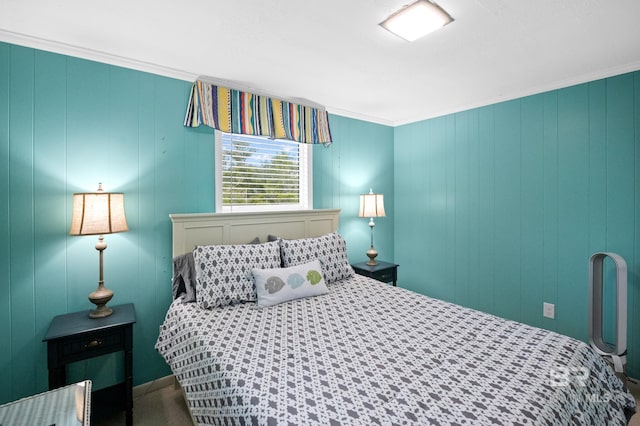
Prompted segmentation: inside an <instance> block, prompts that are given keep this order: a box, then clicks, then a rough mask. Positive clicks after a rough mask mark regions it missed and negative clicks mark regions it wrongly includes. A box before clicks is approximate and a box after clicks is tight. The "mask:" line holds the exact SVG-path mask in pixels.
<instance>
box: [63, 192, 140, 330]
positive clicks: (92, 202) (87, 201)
mask: <svg viewBox="0 0 640 426" xmlns="http://www.w3.org/2000/svg"><path fill="white" fill-rule="evenodd" d="M128 230H129V228H128V227H127V219H126V217H125V215H124V194H122V193H116V192H104V191H103V190H102V184H101V183H99V184H98V190H97V191H96V192H82V193H75V194H73V215H72V218H71V230H70V231H69V234H70V235H98V242H97V243H96V250H98V252H100V279H99V281H98V288H97V289H96V290H95V291H94V292H92V293H91V294H89V300H90V301H91V303H93V304H95V305H96V309H93V310H91V312H89V317H91V318H104V317H108V316H109V315H111V313H112V312H113V310H112V309H111V308H109V307H107V306H106V305H107V302H109V301H110V300H111V298H112V297H113V291H111V290H109V289H108V288H106V287H105V286H104V278H103V274H102V252H103V251H104V250H105V249H106V248H107V243H105V242H104V235H105V234H114V233H116V232H124V231H128Z"/></svg>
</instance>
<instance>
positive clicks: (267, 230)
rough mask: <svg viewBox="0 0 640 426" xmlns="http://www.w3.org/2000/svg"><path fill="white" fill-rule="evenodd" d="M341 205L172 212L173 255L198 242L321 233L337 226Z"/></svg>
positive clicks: (289, 236)
mask: <svg viewBox="0 0 640 426" xmlns="http://www.w3.org/2000/svg"><path fill="white" fill-rule="evenodd" d="M339 215H340V209H327V210H303V211H290V212H262V213H193V214H170V215H169V217H170V218H171V222H172V227H173V231H172V235H173V257H175V256H178V255H181V254H184V253H187V252H190V251H191V250H193V249H194V247H195V246H197V245H210V244H246V243H249V242H251V241H252V240H253V239H254V238H256V237H258V238H260V241H261V242H267V236H268V235H275V236H278V237H281V238H287V239H294V238H308V237H319V236H321V235H324V234H328V233H330V232H336V231H337V230H338V218H339Z"/></svg>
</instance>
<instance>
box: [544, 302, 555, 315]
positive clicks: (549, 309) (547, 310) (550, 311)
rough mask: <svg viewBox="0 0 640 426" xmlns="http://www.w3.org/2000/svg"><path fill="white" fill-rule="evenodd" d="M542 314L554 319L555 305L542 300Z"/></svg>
mask: <svg viewBox="0 0 640 426" xmlns="http://www.w3.org/2000/svg"><path fill="white" fill-rule="evenodd" d="M542 315H543V316H544V317H545V318H550V319H554V318H555V317H556V305H554V304H553V303H547V302H544V303H543V304H542Z"/></svg>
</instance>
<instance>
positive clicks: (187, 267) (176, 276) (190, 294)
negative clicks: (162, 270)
mask: <svg viewBox="0 0 640 426" xmlns="http://www.w3.org/2000/svg"><path fill="white" fill-rule="evenodd" d="M172 286H173V298H174V299H177V298H178V297H180V295H182V294H184V296H183V297H182V301H183V302H195V301H196V267H195V265H194V263H193V253H192V252H189V253H185V254H181V255H180V256H176V257H174V258H173V280H172Z"/></svg>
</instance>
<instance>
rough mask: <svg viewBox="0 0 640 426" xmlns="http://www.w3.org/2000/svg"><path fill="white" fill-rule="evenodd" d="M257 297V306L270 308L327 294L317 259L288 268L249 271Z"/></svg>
mask: <svg viewBox="0 0 640 426" xmlns="http://www.w3.org/2000/svg"><path fill="white" fill-rule="evenodd" d="M251 273H252V274H253V279H254V281H255V285H256V293H257V295H258V306H261V307H264V306H272V305H277V304H278V303H282V302H286V301H288V300H293V299H301V298H303V297H310V296H318V295H321V294H325V293H328V292H329V289H327V285H326V284H325V281H324V278H323V277H322V267H321V266H320V261H319V260H318V259H316V260H314V261H312V262H309V263H305V264H302V265H296V266H292V267H289V268H271V269H258V268H254V269H252V270H251Z"/></svg>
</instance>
